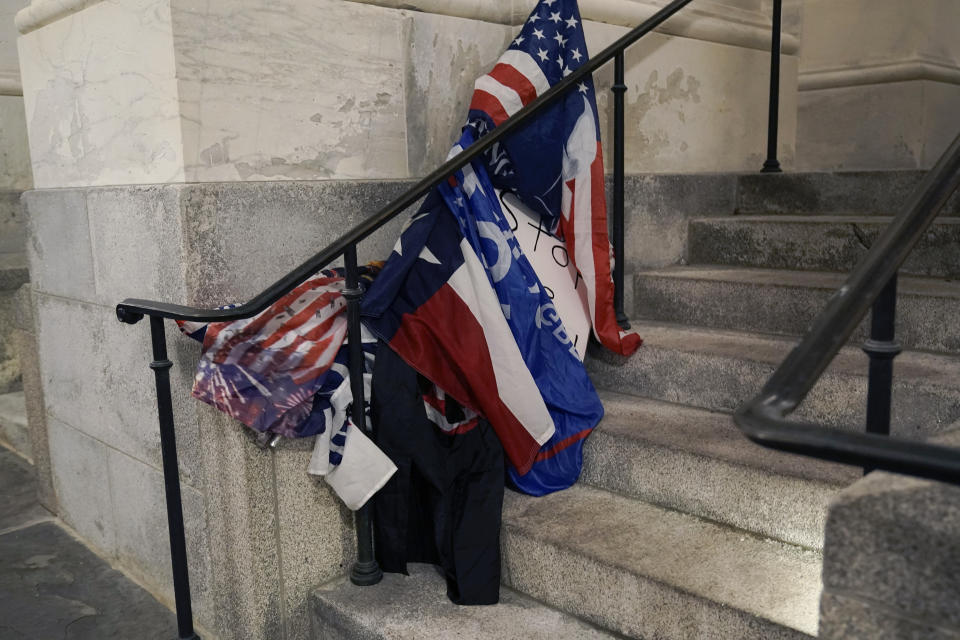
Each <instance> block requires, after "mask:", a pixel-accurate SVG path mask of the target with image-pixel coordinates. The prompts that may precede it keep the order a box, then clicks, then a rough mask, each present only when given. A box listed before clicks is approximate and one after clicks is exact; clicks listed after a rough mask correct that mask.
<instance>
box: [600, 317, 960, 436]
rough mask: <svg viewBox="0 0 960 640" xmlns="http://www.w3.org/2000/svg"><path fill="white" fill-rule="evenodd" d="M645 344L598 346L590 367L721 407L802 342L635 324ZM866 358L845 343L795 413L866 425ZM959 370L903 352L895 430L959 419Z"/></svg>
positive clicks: (633, 388) (609, 383)
mask: <svg viewBox="0 0 960 640" xmlns="http://www.w3.org/2000/svg"><path fill="white" fill-rule="evenodd" d="M633 326H634V327H635V328H636V330H637V332H638V333H639V334H640V336H641V337H643V338H644V340H645V341H644V345H643V346H642V347H641V348H640V349H639V350H638V351H637V352H636V353H635V354H634V355H633V356H631V357H630V358H623V357H621V356H616V355H614V354H612V353H610V352H606V351H605V350H602V349H599V348H596V347H593V346H592V345H591V347H590V348H588V351H587V359H586V365H587V370H588V371H590V375H591V378H592V379H593V382H594V384H595V385H596V386H597V387H599V388H603V389H609V390H611V391H617V392H620V393H627V394H632V395H637V396H642V397H646V398H652V399H655V400H663V401H666V402H672V403H675V404H688V405H692V406H695V407H701V408H705V409H712V410H715V411H733V410H734V409H736V408H737V407H739V406H740V405H741V404H742V403H743V402H745V401H747V400H748V399H750V398H752V397H753V396H754V395H755V394H756V393H757V392H758V391H759V390H760V389H761V388H762V387H763V385H764V383H765V382H766V381H767V379H768V378H769V377H770V375H771V374H772V373H773V371H774V369H775V368H776V367H777V366H779V365H780V363H781V362H782V361H783V359H784V358H786V356H787V354H788V353H789V352H790V350H791V349H792V348H793V346H794V345H795V344H796V340H793V339H789V338H780V337H775V336H764V337H760V336H749V335H746V334H743V333H736V332H729V331H720V330H708V329H693V328H684V327H678V326H671V325H657V324H648V323H643V322H634V323H633ZM867 366H868V362H867V356H866V355H865V354H864V353H863V352H862V351H860V350H859V349H856V348H853V347H846V348H844V349H842V350H841V351H840V353H839V354H838V355H837V356H836V357H835V358H834V360H833V362H832V363H831V365H830V367H829V368H828V369H827V370H826V372H825V373H824V375H823V376H822V377H821V379H820V381H819V382H818V383H817V384H816V386H814V388H813V389H812V390H811V392H810V394H809V395H808V396H807V398H806V400H804V402H803V403H802V404H801V405H800V407H799V408H798V410H797V412H796V413H795V414H794V415H795V416H796V418H797V419H802V420H812V421H814V422H816V423H818V424H824V425H828V426H831V427H836V428H841V429H853V430H856V431H862V430H863V424H864V421H865V416H866V406H867V405H866V388H867V377H866V376H867ZM958 376H960V369H958V363H957V361H956V359H955V358H954V357H951V356H945V355H937V354H930V353H921V352H916V351H912V352H906V353H903V354H901V355H900V356H899V357H898V358H897V364H896V374H895V375H894V388H893V419H892V431H893V433H894V434H896V435H900V436H904V437H909V438H917V437H926V436H929V435H931V434H934V433H937V432H939V431H942V430H943V429H945V428H946V427H947V426H948V425H950V424H951V423H953V422H954V421H955V420H957V419H958V418H960V393H958V391H957V388H956V380H957V379H958Z"/></svg>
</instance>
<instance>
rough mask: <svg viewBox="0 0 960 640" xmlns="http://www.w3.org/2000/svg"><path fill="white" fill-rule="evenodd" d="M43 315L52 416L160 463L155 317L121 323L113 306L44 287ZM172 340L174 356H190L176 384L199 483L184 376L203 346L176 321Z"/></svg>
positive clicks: (187, 475)
mask: <svg viewBox="0 0 960 640" xmlns="http://www.w3.org/2000/svg"><path fill="white" fill-rule="evenodd" d="M37 318H38V334H37V335H38V344H39V347H40V363H41V368H42V372H43V386H44V397H45V399H46V408H47V413H48V415H50V416H53V417H55V418H57V419H59V420H60V421H62V422H65V423H67V424H70V425H72V426H73V427H75V428H77V429H79V430H80V431H83V432H84V433H86V434H88V435H90V436H92V437H95V438H97V439H99V440H101V441H103V442H105V443H107V444H109V445H110V446H112V447H115V448H116V449H119V450H120V451H122V452H124V453H127V454H128V455H130V456H132V457H134V458H136V459H138V460H141V461H143V462H146V463H147V464H149V465H151V466H153V467H154V468H157V469H159V468H160V466H161V463H160V435H159V428H158V423H157V410H156V393H155V391H154V379H153V372H152V371H151V370H150V369H149V363H150V361H151V355H150V329H149V326H148V324H147V323H146V322H142V323H140V324H137V325H134V326H130V325H125V324H121V323H120V322H118V321H117V320H116V316H115V315H114V312H113V309H112V308H111V307H102V306H99V305H94V304H87V303H80V302H74V301H71V300H64V299H62V298H54V297H51V296H46V295H44V294H37ZM167 340H168V344H170V345H171V353H172V354H173V356H174V357H176V356H178V355H179V356H180V357H181V358H183V360H181V359H180V358H178V362H175V366H174V369H173V371H174V373H173V374H172V379H173V381H174V383H175V384H172V385H171V387H172V392H173V399H174V417H175V424H176V426H177V441H178V452H179V454H180V468H181V474H182V476H183V478H184V480H185V481H186V482H187V483H188V484H192V483H196V482H199V473H198V470H197V465H198V464H199V458H200V455H201V454H200V451H199V446H198V434H197V422H196V406H197V402H196V401H195V400H193V399H192V398H191V397H190V395H189V392H190V386H189V384H186V380H185V378H187V376H189V378H190V379H192V376H193V372H194V371H195V367H196V347H195V346H194V345H189V344H188V341H187V340H186V339H185V338H184V337H183V336H181V335H180V334H179V331H177V330H176V328H175V327H173V326H170V323H168V326H167ZM181 348H182V349H185V350H186V351H180V349H181ZM184 355H185V356H186V357H184ZM191 357H192V358H193V359H192V360H190V358H191Z"/></svg>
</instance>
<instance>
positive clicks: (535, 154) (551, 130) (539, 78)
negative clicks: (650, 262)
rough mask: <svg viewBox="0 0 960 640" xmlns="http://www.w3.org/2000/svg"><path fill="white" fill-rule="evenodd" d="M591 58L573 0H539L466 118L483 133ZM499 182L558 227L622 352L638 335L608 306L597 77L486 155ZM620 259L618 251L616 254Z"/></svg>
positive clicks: (481, 84)
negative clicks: (620, 325)
mask: <svg viewBox="0 0 960 640" xmlns="http://www.w3.org/2000/svg"><path fill="white" fill-rule="evenodd" d="M586 61H587V43H586V39H585V37H584V32H583V23H582V21H581V17H580V10H579V9H578V7H577V3H576V0H541V1H540V2H539V3H538V4H537V5H536V7H534V9H533V11H532V12H531V13H530V16H529V17H528V18H527V21H526V23H525V24H524V26H523V28H522V29H521V30H520V33H519V34H517V37H516V38H514V40H513V42H512V43H511V44H510V47H509V48H508V49H507V50H506V51H505V52H504V54H503V55H502V56H501V57H500V59H499V60H498V61H497V64H496V65H495V66H494V67H493V69H492V70H491V71H490V72H489V73H487V74H486V75H484V76H481V77H480V78H478V79H477V81H476V83H475V85H474V93H473V98H472V100H471V103H470V115H469V121H468V124H469V126H471V127H472V128H473V129H474V130H475V135H477V136H482V135H483V134H484V133H486V132H487V131H489V130H490V129H493V128H494V127H496V126H497V125H499V124H501V123H502V122H504V121H505V120H506V119H507V118H508V117H510V116H511V115H513V114H515V113H516V112H517V111H519V110H520V109H521V108H523V107H524V106H525V105H527V104H529V103H530V102H532V101H533V100H535V99H536V98H537V97H538V96H539V95H541V94H542V93H544V92H545V91H546V90H547V89H549V88H550V87H551V86H553V85H554V84H556V83H557V82H559V81H560V80H562V79H563V78H564V77H565V76H567V75H569V74H570V73H571V72H573V71H575V70H576V69H577V68H579V67H580V66H581V65H582V64H584V63H585V62H586ZM486 160H487V165H488V170H489V172H490V175H491V179H492V180H493V183H494V185H495V186H497V187H499V188H502V189H508V190H511V191H514V192H515V193H516V194H517V196H518V197H519V198H520V199H521V200H522V201H523V202H524V203H525V204H526V205H527V206H528V207H530V208H532V209H533V210H534V211H537V212H538V213H540V214H541V215H543V216H545V217H546V218H547V219H548V220H551V221H552V222H553V227H554V228H553V229H551V231H555V230H557V227H559V231H560V234H561V235H562V236H563V237H564V238H565V240H566V243H567V250H568V252H569V254H570V256H572V258H573V261H574V264H575V265H576V267H577V270H578V271H579V272H580V276H581V277H582V278H583V280H584V284H585V285H586V291H587V303H588V306H589V309H590V317H591V321H592V323H593V331H594V333H595V335H596V336H597V339H598V340H600V342H601V344H603V345H604V346H605V347H607V348H609V349H611V350H613V351H615V352H617V353H621V354H623V355H629V354H631V353H633V352H634V351H635V350H636V349H637V347H639V346H640V344H641V340H640V337H639V336H638V335H637V334H636V333H633V332H628V331H623V330H621V329H620V327H619V325H618V324H617V321H616V315H615V313H614V308H613V280H612V278H611V269H610V241H609V237H608V233H607V208H606V199H605V196H604V174H603V152H602V147H601V145H600V128H599V119H598V116H597V104H596V95H595V92H594V86H593V80H592V79H591V78H590V77H587V78H585V79H584V80H583V81H581V82H579V83H578V84H577V87H576V90H571V91H569V92H568V93H567V94H566V95H565V96H564V97H563V98H561V99H560V100H558V101H557V102H556V103H555V104H554V105H553V106H551V107H550V108H548V109H547V110H546V111H545V112H544V113H543V114H542V115H541V116H540V117H536V118H534V119H533V120H532V121H531V122H530V123H529V124H527V125H525V126H524V127H522V128H521V129H520V130H519V131H518V132H516V133H514V134H512V135H511V136H509V138H508V139H507V140H506V142H504V143H502V144H499V143H498V144H496V145H494V146H493V147H492V148H491V150H490V151H489V152H488V153H487V155H486ZM621 259H622V258H621Z"/></svg>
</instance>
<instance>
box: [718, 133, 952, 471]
mask: <svg viewBox="0 0 960 640" xmlns="http://www.w3.org/2000/svg"><path fill="white" fill-rule="evenodd" d="M958 186H960V136H957V138H956V139H954V141H953V143H952V144H951V145H950V146H949V148H948V149H947V150H946V151H945V152H944V154H943V156H941V158H940V160H939V161H938V162H937V164H936V166H934V167H933V169H931V170H930V171H929V172H928V173H927V175H926V177H925V178H924V180H923V181H922V182H921V184H920V185H918V186H917V188H916V189H915V190H914V192H913V193H912V194H911V196H910V198H909V200H908V201H907V204H906V206H905V207H904V208H903V210H902V211H901V213H900V214H899V215H897V216H896V217H895V218H894V219H893V221H892V222H891V223H890V225H889V226H888V227H887V228H886V229H885V230H884V232H883V233H882V234H881V235H880V237H879V238H878V239H877V240H876V242H874V244H873V246H872V247H871V248H870V250H869V251H868V252H867V255H866V256H864V258H863V259H862V260H861V261H860V263H859V264H858V265H857V266H856V268H854V270H853V271H852V272H851V273H850V276H849V277H848V278H847V281H846V282H845V283H844V285H843V286H842V287H840V289H839V290H838V291H837V292H836V293H835V294H834V295H833V297H832V298H831V299H830V301H829V302H828V303H827V306H826V307H825V308H824V310H823V311H822V312H820V314H819V315H818V316H817V317H816V318H815V319H814V321H813V324H812V325H811V328H810V330H809V332H808V333H807V335H806V336H805V337H804V338H803V339H802V340H801V342H800V343H799V344H798V345H797V346H796V347H795V348H794V349H793V351H791V353H790V354H789V355H788V356H787V358H786V359H785V360H784V361H783V363H782V364H781V365H780V366H779V367H778V368H777V370H776V371H774V373H773V375H771V376H770V379H769V380H768V381H767V383H766V384H765V385H764V387H763V389H762V390H761V391H760V393H758V394H757V395H756V396H755V397H754V398H752V399H751V400H749V401H748V402H747V403H745V404H744V405H743V406H742V407H740V408H739V409H738V410H737V411H736V413H735V415H734V419H735V420H736V423H737V425H738V426H739V427H740V429H741V430H742V431H743V432H744V433H745V434H746V435H747V437H749V438H750V439H751V440H753V441H754V442H757V443H759V444H762V445H764V446H767V447H771V448H774V449H780V450H783V451H790V452H793V453H800V454H804V455H808V456H813V457H816V458H821V459H825V460H832V461H835V462H844V463H848V464H855V465H859V466H863V467H866V468H867V469H884V470H887V471H894V472H898V473H906V474H910V475H914V476H919V477H923V478H930V479H933V480H942V481H945V482H950V483H954V484H960V450H958V449H954V448H950V447H944V446H939V445H934V444H930V443H925V442H918V441H914V440H906V439H903V438H895V437H890V436H889V435H887V434H889V421H890V410H889V406H890V396H891V373H892V359H893V357H894V356H895V355H896V354H897V353H899V346H898V345H896V343H895V342H894V341H893V311H894V300H895V297H896V276H897V271H898V269H899V268H900V266H901V265H902V264H903V262H904V260H906V258H907V256H908V255H909V254H910V252H911V251H912V250H913V248H914V246H915V245H916V243H917V241H918V240H919V239H920V238H921V237H922V236H923V234H924V232H925V231H926V230H927V228H928V227H929V226H930V224H931V223H932V222H933V220H934V218H936V217H937V215H938V214H939V213H940V210H941V209H942V208H943V206H944V204H946V202H947V200H948V199H949V198H950V196H951V195H952V194H953V193H954V192H955V191H956V190H957V187H958ZM871 305H874V310H873V315H874V318H873V326H872V333H871V339H870V340H868V341H867V344H866V345H865V346H864V350H865V351H867V353H868V354H869V355H870V356H871V367H870V368H871V371H870V382H869V386H870V388H869V390H868V411H867V420H868V423H867V433H852V432H846V431H838V430H835V429H828V428H825V427H823V426H820V425H815V424H809V423H797V422H787V421H786V420H785V418H786V416H787V415H789V414H790V413H792V412H793V411H794V410H795V409H796V408H797V406H798V405H799V404H800V403H801V402H802V401H803V399H804V398H805V397H806V396H807V394H808V393H809V392H810V389H812V388H813V385H814V384H816V382H817V380H819V378H820V376H821V374H822V373H823V372H824V370H826V368H827V366H828V365H829V364H830V361H831V360H832V359H833V357H834V356H835V355H836V354H837V352H838V351H839V350H840V348H841V347H843V345H844V344H845V343H846V342H847V340H848V339H849V338H850V336H851V334H852V333H853V331H854V330H855V329H856V328H857V326H858V325H859V324H860V321H861V320H862V319H863V317H864V316H865V315H866V313H867V310H868V309H870V307H871ZM883 361H886V363H887V364H886V365H882V364H881V363H882V362H883Z"/></svg>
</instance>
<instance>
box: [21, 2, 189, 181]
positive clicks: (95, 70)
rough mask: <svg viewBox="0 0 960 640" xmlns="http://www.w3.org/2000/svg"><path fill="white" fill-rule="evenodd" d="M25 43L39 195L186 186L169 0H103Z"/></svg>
mask: <svg viewBox="0 0 960 640" xmlns="http://www.w3.org/2000/svg"><path fill="white" fill-rule="evenodd" d="M18 45H19V53H20V62H21V71H22V79H23V87H24V100H25V104H26V113H27V130H28V133H29V138H30V156H31V160H32V163H33V174H34V182H35V184H36V186H37V187H40V188H44V187H63V186H75V185H83V186H88V185H104V184H129V183H146V182H149V183H155V182H170V181H182V180H183V177H184V172H183V158H182V146H183V145H182V142H181V135H180V115H179V102H178V100H177V81H176V70H175V65H174V55H173V47H172V28H171V18H170V7H169V3H168V0H129V1H127V2H122V3H120V2H101V3H98V4H95V5H92V6H90V7H88V8H86V9H84V10H83V11H80V12H78V13H74V14H70V15H67V16H65V17H63V18H61V19H59V20H57V21H55V22H52V23H50V24H48V25H46V26H43V27H41V28H39V29H37V30H35V31H31V32H29V33H27V34H25V35H23V36H22V37H21V38H19V40H18Z"/></svg>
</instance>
